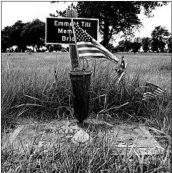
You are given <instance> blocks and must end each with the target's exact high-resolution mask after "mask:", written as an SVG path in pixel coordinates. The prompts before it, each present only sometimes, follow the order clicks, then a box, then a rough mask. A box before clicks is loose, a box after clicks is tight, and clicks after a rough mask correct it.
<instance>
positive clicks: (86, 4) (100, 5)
mask: <svg viewBox="0 0 172 173" xmlns="http://www.w3.org/2000/svg"><path fill="white" fill-rule="evenodd" d="M52 3H54V2H52ZM57 3H58V2H57ZM167 3H168V2H157V1H79V2H78V3H77V5H76V7H74V6H73V8H76V10H77V12H78V17H81V18H98V19H99V32H100V34H101V36H102V42H101V44H102V45H103V46H105V47H107V48H108V49H109V50H111V51H123V52H124V51H126V52H128V51H133V52H137V51H138V50H139V49H140V47H141V46H142V48H143V50H144V51H145V52H148V51H152V52H164V51H165V45H167V46H168V52H171V34H170V33H169V32H168V30H166V29H165V27H162V26H157V27H155V29H154V30H153V31H152V34H151V38H135V39H134V40H132V39H131V38H134V31H135V30H137V29H139V28H140V27H141V26H142V23H141V21H140V19H139V17H138V14H140V13H141V12H142V13H144V15H145V16H146V17H151V13H152V11H153V10H154V9H155V8H156V7H161V6H163V5H166V4H167ZM97 9H99V10H97ZM65 15H66V10H65V11H57V13H56V14H50V16H54V17H65ZM119 34H122V35H123V36H124V38H125V39H124V40H122V41H120V42H119V44H118V46H116V47H113V45H112V44H110V41H111V40H113V39H114V38H113V37H114V36H116V35H119ZM1 35H2V37H1V38H2V39H1V49H2V51H3V52H5V51H6V50H7V48H9V47H11V46H13V45H17V49H18V50H17V51H19V52H25V51H26V50H27V46H32V47H33V48H35V49H36V50H37V51H40V47H42V46H46V48H47V49H48V50H49V51H53V50H56V51H57V50H61V49H62V46H61V45H45V43H44V40H45V23H44V22H42V21H40V20H39V19H35V20H33V21H32V22H28V23H23V22H22V21H17V22H16V23H15V24H14V25H12V26H8V27H5V28H4V29H3V30H2V31H1Z"/></svg>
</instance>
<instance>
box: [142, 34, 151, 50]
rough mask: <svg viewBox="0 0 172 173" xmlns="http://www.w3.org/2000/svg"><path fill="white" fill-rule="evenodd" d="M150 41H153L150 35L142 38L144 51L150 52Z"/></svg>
mask: <svg viewBox="0 0 172 173" xmlns="http://www.w3.org/2000/svg"><path fill="white" fill-rule="evenodd" d="M150 42H151V39H150V38H149V37H143V38H142V43H141V44H142V48H143V51H144V52H148V51H149V50H150V48H149V47H150Z"/></svg>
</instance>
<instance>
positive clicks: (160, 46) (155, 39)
mask: <svg viewBox="0 0 172 173" xmlns="http://www.w3.org/2000/svg"><path fill="white" fill-rule="evenodd" d="M169 35H170V33H169V32H168V30H167V29H166V28H165V27H162V26H156V27H155V29H154V30H153V31H152V33H151V36H152V51H153V52H154V51H156V52H159V51H160V52H164V48H165V45H166V42H167V39H168V37H169Z"/></svg>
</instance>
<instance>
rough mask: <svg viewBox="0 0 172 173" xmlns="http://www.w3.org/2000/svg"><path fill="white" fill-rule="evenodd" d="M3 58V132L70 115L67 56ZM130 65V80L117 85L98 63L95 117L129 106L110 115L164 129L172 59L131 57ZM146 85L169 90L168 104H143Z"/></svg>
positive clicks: (94, 86) (93, 89)
mask: <svg viewBox="0 0 172 173" xmlns="http://www.w3.org/2000/svg"><path fill="white" fill-rule="evenodd" d="M2 55H3V56H2V73H1V80H2V88H1V89H2V91H1V105H2V112H1V113H2V126H6V125H7V124H10V121H11V123H12V122H13V123H14V122H15V121H16V118H17V119H18V118H19V117H27V116H29V117H34V118H38V119H41V118H47V117H48V118H49V119H51V118H60V117H62V116H70V115H71V113H72V106H73V105H72V102H71V98H72V89H71V84H70V79H69V75H68V72H69V71H70V61H69V59H68V58H69V57H67V56H68V55H67V54H66V55H65V54H64V55H58V56H57V55H56V54H31V55H27V54H14V55H11V56H8V55H6V54H2ZM118 56H119V55H118ZM125 59H126V61H127V63H128V68H127V72H126V76H125V79H123V80H122V81H121V82H120V83H118V84H117V83H116V81H117V78H116V73H115V70H114V69H115V67H114V66H113V64H112V63H109V62H108V61H102V60H98V61H97V65H96V72H95V74H93V75H92V80H91V86H90V97H91V98H90V115H91V114H98V113H99V112H100V111H101V110H102V109H108V108H110V107H112V106H114V105H116V106H120V105H122V104H125V103H126V102H129V103H130V104H129V105H127V106H125V107H123V108H122V109H119V110H115V109H113V110H112V111H110V112H108V113H109V114H110V115H111V116H112V117H115V116H116V115H118V114H120V117H122V118H128V117H130V118H134V119H138V118H139V117H140V118H142V119H143V118H151V117H152V119H154V118H155V119H156V121H158V123H157V124H162V122H164V120H163V119H164V118H163V117H168V118H169V114H170V106H169V105H170V103H171V102H170V84H171V82H170V70H171V66H170V64H169V62H170V61H169V59H168V57H166V56H164V57H161V56H160V57H156V56H155V55H150V56H147V57H146V56H145V55H132V56H131V55H127V56H126V57H125ZM90 66H91V67H92V70H93V68H94V62H92V61H91V60H90ZM54 72H56V73H54ZM145 81H149V82H152V83H155V84H157V85H159V86H160V87H162V88H165V89H166V90H167V93H166V95H165V97H164V100H163V101H161V102H160V101H159V100H157V101H155V102H153V103H151V102H150V103H148V104H146V103H143V102H141V98H142V94H143V92H144V84H145ZM102 95H103V96H105V97H102ZM105 99H106V103H105ZM159 121H160V122H159ZM13 123H12V124H13Z"/></svg>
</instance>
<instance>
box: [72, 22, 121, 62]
mask: <svg viewBox="0 0 172 173" xmlns="http://www.w3.org/2000/svg"><path fill="white" fill-rule="evenodd" d="M74 32H75V38H76V45H77V50H78V56H79V57H80V58H82V57H92V58H106V59H108V60H111V61H115V62H116V63H118V61H119V59H118V58H117V57H116V56H114V55H113V54H112V53H111V52H110V51H108V50H107V49H106V48H105V47H103V46H102V45H101V44H100V43H98V42H97V41H96V40H95V39H94V38H92V37H91V36H90V35H89V34H88V33H87V32H85V31H84V30H83V29H82V28H80V27H79V26H78V25H76V24H75V25H74Z"/></svg>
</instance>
